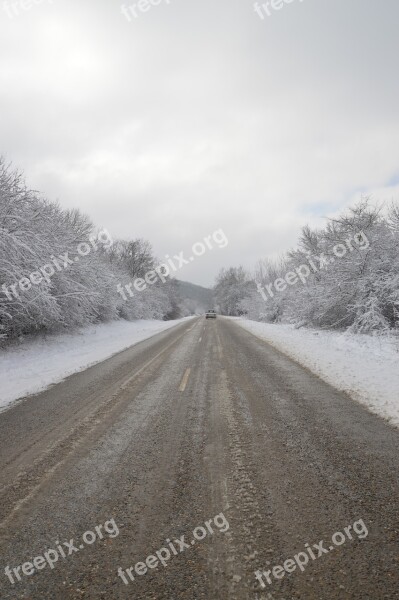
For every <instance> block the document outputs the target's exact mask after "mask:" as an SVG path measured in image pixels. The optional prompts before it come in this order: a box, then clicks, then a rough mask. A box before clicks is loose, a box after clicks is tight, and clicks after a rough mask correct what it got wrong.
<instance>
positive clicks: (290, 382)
mask: <svg viewBox="0 0 399 600" xmlns="http://www.w3.org/2000/svg"><path fill="white" fill-rule="evenodd" d="M0 440H1V441H0V446H1V459H0V484H1V492H0V521H1V528H0V534H1V557H2V565H1V567H2V572H1V574H0V588H1V598H5V599H8V598H10V599H11V598H29V599H34V600H36V599H37V600H43V599H52V600H53V599H56V600H58V599H76V598H90V599H91V598H107V599H119V598H121V599H124V598H138V599H143V600H144V599H148V600H150V599H154V600H178V599H187V600H188V599H190V600H192V599H200V598H201V599H207V600H225V599H226V600H227V599H232V600H272V599H276V600H278V599H279V600H290V599H293V598H295V599H309V600H313V599H314V600H316V599H322V600H326V599H327V600H328V599H330V598H331V599H333V600H335V599H338V598H353V599H359V600H360V599H362V600H364V599H370V600H378V599H395V598H399V571H398V567H399V461H398V457H399V432H398V431H397V430H396V429H394V428H393V427H391V426H390V425H388V424H387V423H385V422H384V421H383V420H382V419H380V418H379V417H377V416H375V415H372V414H371V413H369V412H368V411H367V410H366V409H365V408H363V407H362V406H360V405H358V404H356V403H355V402H353V401H352V400H351V399H349V398H348V397H347V396H346V395H345V394H342V393H340V392H338V391H336V390H334V389H333V388H332V387H330V386H329V385H327V384H326V383H324V382H323V381H321V380H320V379H319V378H317V377H316V376H315V375H313V374H311V373H310V372H309V371H307V370H306V369H304V368H303V367H301V366H299V365H298V364H296V363H295V362H293V361H292V360H290V359H289V358H287V357H286V356H284V355H283V354H281V353H279V352H278V351H276V350H275V349H273V348H272V347H270V346H269V345H267V344H266V343H265V342H264V341H261V340H260V339H258V338H257V337H255V336H253V335H252V334H250V333H248V332H246V331H244V330H243V329H242V328H240V327H239V325H238V324H237V323H235V322H234V320H230V319H221V318H218V319H216V320H213V319H212V320H209V321H206V320H205V319H203V318H199V319H194V320H192V321H190V322H188V323H183V324H181V325H179V326H177V327H175V328H173V329H171V330H168V331H166V332H164V333H162V334H160V335H157V336H154V337H153V338H151V339H149V340H146V341H145V342H142V343H140V344H138V345H136V346H134V347H132V348H130V349H128V350H125V351H124V352H121V353H120V354H118V355H116V356H114V357H113V358H111V359H109V360H107V361H105V362H103V363H101V364H99V365H96V366H94V367H92V368H90V369H88V370H87V371H84V372H82V373H79V374H77V375H74V376H72V377H69V378H68V379H67V380H65V381H64V382H62V383H60V384H58V385H56V386H54V387H52V388H51V389H49V390H47V391H46V392H43V393H41V394H38V395H37V396H34V397H32V398H29V399H26V401H23V402H21V403H19V404H17V405H15V406H14V407H12V408H11V409H10V410H8V411H6V412H4V413H2V414H0Z"/></svg>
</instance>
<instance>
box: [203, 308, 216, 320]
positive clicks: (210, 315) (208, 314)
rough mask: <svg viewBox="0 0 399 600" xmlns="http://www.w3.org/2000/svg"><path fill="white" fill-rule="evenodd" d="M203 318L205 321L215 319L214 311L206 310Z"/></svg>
mask: <svg viewBox="0 0 399 600" xmlns="http://www.w3.org/2000/svg"><path fill="white" fill-rule="evenodd" d="M205 318H206V319H216V313H215V311H214V310H208V311H207V312H206V313H205Z"/></svg>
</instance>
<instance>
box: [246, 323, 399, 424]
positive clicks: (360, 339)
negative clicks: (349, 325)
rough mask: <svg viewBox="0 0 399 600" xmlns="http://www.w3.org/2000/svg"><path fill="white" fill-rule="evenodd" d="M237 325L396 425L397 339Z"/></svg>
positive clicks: (398, 406) (398, 389) (398, 402)
mask: <svg viewBox="0 0 399 600" xmlns="http://www.w3.org/2000/svg"><path fill="white" fill-rule="evenodd" d="M235 322H236V323H238V324H239V325H241V327H243V328H244V329H247V330H248V331H250V332H251V333H254V334H255V335H257V336H258V337H260V338H261V339H264V340H266V341H267V342H269V343H270V344H271V345H272V346H274V347H275V348H277V349H278V350H281V351H282V352H284V354H286V355H287V356H290V357H291V358H293V359H294V360H296V361H297V362H299V363H300V364H302V365H303V366H305V367H307V368H308V369H310V370H311V371H313V373H316V374H317V375H318V376H319V377H321V378H322V379H324V380H325V381H327V382H328V383H330V384H331V385H333V386H334V387H335V388H338V389H339V390H342V391H345V392H347V393H348V394H349V395H350V396H351V397H352V398H353V399H354V400H357V401H358V402H361V403H362V404H365V405H366V406H367V407H368V408H369V409H370V410H372V411H373V412H375V413H377V414H379V415H381V416H382V417H385V418H386V419H387V420H389V421H390V422H391V423H392V424H394V425H396V426H399V340H398V338H394V337H374V336H370V335H355V334H350V333H337V332H334V331H318V330H314V329H295V328H294V327H293V326H291V325H275V324H270V323H258V322H255V321H249V320H246V319H241V318H240V319H235Z"/></svg>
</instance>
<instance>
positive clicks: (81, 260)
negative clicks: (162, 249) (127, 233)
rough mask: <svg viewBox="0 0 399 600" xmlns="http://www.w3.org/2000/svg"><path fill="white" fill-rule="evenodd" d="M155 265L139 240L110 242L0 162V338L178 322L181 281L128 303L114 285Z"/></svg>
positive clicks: (156, 287)
mask: <svg viewBox="0 0 399 600" xmlns="http://www.w3.org/2000/svg"><path fill="white" fill-rule="evenodd" d="M157 264H158V262H157V260H156V257H155V256H154V254H153V251H152V248H151V246H150V244H149V243H148V242H147V241H145V240H142V239H134V240H115V241H114V240H112V239H111V237H110V234H109V233H108V232H107V231H106V230H100V231H99V230H98V229H96V228H95V226H94V224H93V223H92V222H91V220H90V219H89V218H88V217H87V216H85V215H84V214H82V213H81V212H80V211H79V210H75V209H73V210H64V209H62V208H61V207H60V206H59V205H58V204H57V203H55V202H52V201H50V200H48V199H46V198H45V197H43V196H42V195H40V194H39V193H37V192H35V191H33V190H30V189H28V188H27V187H26V185H25V182H24V179H23V176H22V174H21V173H20V172H18V171H17V170H15V169H14V168H12V166H10V165H9V164H7V163H6V162H5V160H4V159H3V158H2V159H0V338H2V339H3V341H4V340H8V339H12V338H16V337H18V336H21V335H26V334H34V333H37V332H41V331H42V332H45V331H58V330H68V329H70V328H73V327H77V326H84V325H88V324H92V323H99V322H102V321H109V320H112V319H121V318H122V319H127V320H133V319H171V318H177V317H179V316H180V309H179V306H180V298H179V292H178V287H177V283H176V281H174V280H172V279H170V280H168V281H166V282H165V283H163V282H161V281H159V282H157V283H155V284H154V285H152V286H151V287H148V289H146V290H144V291H142V292H140V293H137V294H135V296H134V298H129V299H128V300H127V301H125V300H124V299H123V298H121V296H120V294H118V293H117V286H118V284H120V285H125V284H127V283H128V282H131V281H132V280H134V279H136V278H139V277H143V276H145V274H146V273H147V272H148V271H150V270H151V269H154V268H155V267H156V265H157Z"/></svg>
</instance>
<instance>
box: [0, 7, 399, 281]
mask: <svg viewBox="0 0 399 600" xmlns="http://www.w3.org/2000/svg"><path fill="white" fill-rule="evenodd" d="M14 1H15V4H17V0H14ZM82 4H83V3H81V2H78V1H77V0H68V2H66V0H54V1H53V2H52V3H50V2H48V1H47V0H43V2H41V3H38V4H36V5H34V6H32V8H31V9H30V10H27V11H26V10H25V11H24V10H22V9H21V10H20V14H19V16H17V17H14V18H13V19H10V18H9V17H8V16H7V14H6V12H5V11H4V7H3V8H1V7H0V57H1V58H0V86H1V90H2V93H1V97H0V111H1V112H0V115H1V116H0V140H1V152H2V153H3V154H5V155H6V156H7V157H8V158H9V159H11V160H12V161H13V162H14V163H15V165H17V166H20V167H21V168H23V169H24V170H25V172H26V176H27V181H28V183H29V185H31V186H32V187H34V188H36V189H40V190H41V191H42V192H43V193H45V194H46V195H47V196H49V197H50V198H52V199H59V200H60V202H61V203H62V204H63V205H64V206H79V207H80V208H81V209H82V210H83V211H84V212H86V213H88V214H90V216H91V217H92V218H93V219H94V220H95V221H96V222H97V223H98V224H99V225H103V226H106V227H107V228H108V229H109V230H110V231H112V234H113V236H114V237H117V236H130V237H136V236H140V237H146V238H148V239H149V240H150V241H151V242H152V243H153V245H154V249H155V251H156V252H157V254H158V255H159V256H160V257H161V256H162V255H164V254H166V253H169V254H170V253H173V252H175V251H176V252H178V251H180V250H185V249H187V250H189V249H190V248H191V246H192V244H193V243H194V242H196V241H198V240H201V239H202V238H203V237H204V236H205V235H207V234H210V233H211V232H212V231H214V230H215V229H218V228H222V229H223V230H224V231H225V233H226V234H227V236H228V238H229V241H230V243H229V246H228V247H227V248H225V249H223V250H215V251H213V252H211V253H209V254H208V255H206V256H204V257H202V258H199V259H197V260H196V261H195V262H194V263H193V264H192V265H190V266H189V267H187V269H186V271H184V272H183V273H182V276H184V277H185V278H186V279H189V280H192V281H194V282H197V283H202V284H212V282H213V278H214V276H215V274H216V273H217V271H218V270H219V268H220V267H221V266H229V264H236V263H242V264H244V265H246V266H252V264H253V262H254V261H255V260H257V258H259V257H261V256H265V255H267V254H274V255H275V254H278V253H279V252H282V251H283V250H285V249H287V248H289V247H290V246H292V245H293V244H295V241H296V238H297V234H298V232H299V228H300V227H301V226H302V225H304V224H305V223H307V222H309V223H311V224H313V225H317V224H318V223H320V219H321V218H322V217H323V216H324V215H330V214H335V213H336V212H337V211H339V210H340V209H341V208H342V207H345V206H346V205H348V203H350V202H353V201H354V200H356V199H357V198H359V197H360V194H361V193H364V194H367V193H374V194H375V197H376V198H377V199H386V198H387V199H390V198H392V197H396V198H397V197H398V185H397V184H395V183H392V182H395V181H397V175H398V164H397V158H396V152H397V146H398V139H399V119H398V116H397V106H398V100H399V83H398V80H397V77H396V60H397V56H398V53H399V52H398V51H399V47H398V46H399V42H398V37H397V32H396V28H397V23H398V17H399V5H398V3H397V0H385V2H384V3H383V6H382V5H381V3H380V4H378V3H377V2H371V1H370V0H351V2H350V3H348V2H347V0H345V1H344V0H324V1H320V0H317V1H316V0H304V1H303V2H299V0H298V2H292V3H291V4H287V5H285V6H284V8H283V9H282V10H280V11H274V12H273V13H272V14H271V16H270V17H268V18H266V19H264V20H263V21H262V20H261V19H260V18H259V17H258V16H257V15H256V13H255V11H254V8H253V3H252V1H251V0H242V1H241V2H240V3H232V2H231V0H230V1H228V0H220V1H219V2H217V3H216V2H213V1H211V0H201V2H200V1H199V0H196V1H193V0H185V2H183V0H171V2H170V4H169V5H168V4H166V2H165V1H164V2H161V4H160V5H159V6H154V7H152V8H151V10H149V11H148V12H146V13H144V14H140V16H139V17H138V18H137V19H133V20H132V21H131V22H128V21H127V19H126V18H125V17H124V16H123V15H122V13H121V10H120V8H121V5H122V2H120V3H119V2H118V1H113V2H109V1H105V0H100V1H99V0H95V1H94V0H88V1H86V2H85V3H84V6H82ZM125 4H126V5H129V4H134V2H133V0H127V2H125ZM395 177H396V179H395Z"/></svg>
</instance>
